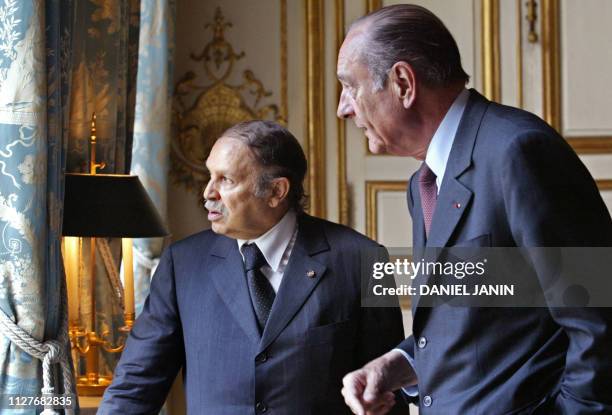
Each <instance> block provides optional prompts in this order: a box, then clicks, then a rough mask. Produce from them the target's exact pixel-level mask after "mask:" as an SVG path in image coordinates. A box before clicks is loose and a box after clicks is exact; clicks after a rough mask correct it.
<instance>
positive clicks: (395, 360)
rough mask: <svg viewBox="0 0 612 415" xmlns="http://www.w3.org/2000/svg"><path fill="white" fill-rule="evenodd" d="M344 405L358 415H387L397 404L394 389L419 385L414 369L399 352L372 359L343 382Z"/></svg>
mask: <svg viewBox="0 0 612 415" xmlns="http://www.w3.org/2000/svg"><path fill="white" fill-rule="evenodd" d="M342 383H343V384H344V387H343V388H342V395H343V396H344V402H346V404H347V405H348V407H349V408H351V410H352V411H353V413H355V414H357V415H384V414H386V413H387V412H389V410H390V409H391V408H392V407H393V405H395V395H394V394H393V391H394V390H397V389H399V388H401V387H403V386H409V385H414V384H416V383H417V378H416V374H415V373H414V369H413V368H412V366H410V363H408V360H406V358H405V357H404V356H403V355H402V354H401V353H400V352H399V351H397V350H391V351H390V352H388V353H385V354H384V355H382V356H381V357H379V358H377V359H374V360H372V361H371V362H370V363H368V364H367V365H365V366H364V367H363V368H361V369H359V370H356V371H354V372H351V373H349V374H348V375H346V376H345V377H344V379H343V380H342Z"/></svg>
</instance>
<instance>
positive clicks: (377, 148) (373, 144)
mask: <svg viewBox="0 0 612 415" xmlns="http://www.w3.org/2000/svg"><path fill="white" fill-rule="evenodd" d="M368 149H369V150H370V153H373V154H384V153H386V152H387V151H386V149H385V146H384V145H383V143H381V142H380V141H378V140H376V141H374V140H370V139H369V138H368Z"/></svg>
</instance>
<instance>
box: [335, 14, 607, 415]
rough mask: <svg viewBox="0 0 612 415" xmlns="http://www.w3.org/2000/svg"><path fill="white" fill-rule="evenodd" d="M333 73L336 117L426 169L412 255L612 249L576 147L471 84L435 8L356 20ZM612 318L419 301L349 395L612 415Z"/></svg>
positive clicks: (415, 207)
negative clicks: (406, 333) (396, 339)
mask: <svg viewBox="0 0 612 415" xmlns="http://www.w3.org/2000/svg"><path fill="white" fill-rule="evenodd" d="M337 75H338V79H339V80H340V82H341V83H342V86H343V90H342V95H341V98H340V102H339V105H338V116H339V117H342V118H350V119H353V121H354V122H355V124H356V125H357V126H358V127H360V128H363V129H364V130H365V135H366V136H367V138H368V144H369V147H370V150H371V151H372V152H374V153H381V152H387V153H390V154H394V155H400V156H410V157H414V158H416V159H418V160H423V161H424V163H423V164H422V166H421V168H420V169H419V171H418V172H417V173H416V174H415V175H414V176H413V177H412V178H411V179H410V185H409V188H408V192H407V193H408V194H407V198H408V208H409V209H410V213H411V215H412V220H413V226H414V230H413V235H414V240H413V244H414V247H415V248H423V247H454V246H458V247H461V246H470V247H479V246H481V247H609V246H612V220H611V219H610V215H609V213H608V211H607V209H606V207H605V206H604V203H603V201H602V199H601V197H600V195H599V192H598V190H597V187H596V185H595V183H594V181H593V179H592V177H591V176H590V175H589V173H588V171H587V169H586V168H585V167H584V165H583V164H582V163H581V162H580V160H579V159H578V157H577V156H576V154H575V153H574V152H573V150H572V149H571V148H570V146H569V145H568V144H567V143H566V142H565V141H564V140H563V138H562V137H560V136H559V135H558V134H557V133H556V132H555V131H554V130H553V129H552V128H550V127H549V126H548V125H546V124H545V123H544V122H543V121H542V120H540V119H539V118H537V117H536V116H534V115H532V114H529V113H527V112H525V111H521V110H518V109H515V108H510V107H506V106H502V105H498V104H496V103H492V102H490V101H488V100H487V99H485V98H484V97H482V96H481V95H480V94H479V93H478V92H476V91H474V90H466V89H465V84H466V82H467V80H468V76H467V75H466V73H465V72H464V70H463V69H462V67H461V59H460V55H459V51H458V48H457V45H456V43H455V41H454V39H453V38H452V36H451V34H450V33H449V32H448V30H447V29H446V28H445V27H444V25H443V23H442V22H441V21H440V20H439V19H438V18H437V17H436V16H434V15H433V14H432V13H431V12H429V11H428V10H426V9H424V8H422V7H419V6H414V5H397V6H391V7H386V8H383V9H381V10H379V11H377V12H375V13H373V14H371V15H369V16H365V17H364V18H361V19H360V20H359V21H357V22H356V23H354V24H353V26H352V27H351V29H350V31H349V33H348V35H347V37H346V39H345V41H344V44H343V45H342V48H341V50H340V52H339V56H338V74H337ZM599 271H603V270H599ZM608 272H609V270H608ZM424 277H425V278H417V279H416V280H415V281H416V282H417V285H419V284H427V283H428V282H427V278H426V276H424ZM541 277H542V276H541V275H539V274H538V275H536V276H534V278H535V279H541ZM610 310H612V309H610V308H607V309H606V308H570V307H540V308H495V307H491V308H486V309H483V308H479V307H449V306H448V305H444V304H442V305H439V306H436V307H423V306H422V299H421V306H420V305H419V301H418V299H415V300H414V301H413V310H412V311H413V318H414V321H413V336H411V337H409V338H408V339H406V340H405V341H404V342H402V343H401V344H400V345H399V347H398V348H397V349H394V350H391V351H390V352H388V353H386V354H384V355H383V356H381V357H379V358H378V359H375V360H374V361H372V362H370V363H368V364H367V365H366V366H364V367H363V368H362V369H360V370H357V371H354V372H351V373H350V374H348V375H347V376H346V377H345V379H344V388H343V395H344V396H345V401H346V403H347V404H348V405H349V406H350V407H351V408H352V410H353V411H354V413H356V414H383V413H386V412H387V410H388V409H389V406H388V405H386V402H388V399H390V396H391V392H392V391H394V390H397V389H399V388H400V387H403V389H404V390H405V393H406V394H407V395H410V396H412V398H411V399H418V402H419V407H420V411H421V412H420V413H421V414H532V413H542V414H602V413H612V393H611V392H610V391H612V353H611V352H610V351H611V350H612V313H611V311H610Z"/></svg>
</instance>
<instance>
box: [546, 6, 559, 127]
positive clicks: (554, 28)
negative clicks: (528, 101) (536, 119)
mask: <svg viewBox="0 0 612 415" xmlns="http://www.w3.org/2000/svg"><path fill="white" fill-rule="evenodd" d="M559 18H560V17H559V0H542V82H543V89H542V100H543V115H544V121H546V122H547V123H548V124H550V126H551V127H553V128H554V129H555V130H557V131H559V132H561V60H560V53H561V48H560V32H559Z"/></svg>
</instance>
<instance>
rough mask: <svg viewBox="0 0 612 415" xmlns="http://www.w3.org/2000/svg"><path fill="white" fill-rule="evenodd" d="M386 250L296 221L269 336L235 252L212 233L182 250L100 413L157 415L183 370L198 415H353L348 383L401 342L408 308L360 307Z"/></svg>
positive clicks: (171, 251) (159, 277)
mask: <svg viewBox="0 0 612 415" xmlns="http://www.w3.org/2000/svg"><path fill="white" fill-rule="evenodd" d="M380 249H381V248H380V246H379V245H378V244H376V243H374V242H373V241H371V240H369V239H367V238H366V237H364V236H362V235H360V234H358V233H357V232H355V231H353V230H350V229H348V228H346V227H343V226H340V225H336V224H332V223H330V222H326V221H323V220H321V219H316V218H313V217H310V216H307V215H299V216H298V236H297V240H296V243H295V246H294V248H293V251H292V253H291V257H290V259H289V263H288V266H287V269H286V271H285V273H284V275H283V280H282V283H281V286H280V287H279V291H278V293H277V296H276V299H275V301H274V305H273V307H272V311H271V314H270V317H269V320H268V323H267V325H266V328H265V330H264V332H263V335H262V336H260V335H259V332H258V329H257V325H256V320H255V316H254V313H253V310H252V306H251V300H250V297H249V292H248V288H247V285H246V279H245V278H246V277H245V275H244V271H243V262H242V258H241V256H240V253H239V251H238V247H237V243H236V241H235V240H234V239H230V238H227V237H224V236H221V235H217V234H215V233H213V232H211V231H205V232H201V233H199V234H196V235H194V236H191V237H189V238H187V239H185V240H182V241H180V242H177V243H175V244H173V245H172V246H170V247H169V248H168V249H167V250H166V251H165V253H164V254H163V256H162V259H161V262H160V265H159V267H158V269H157V271H156V273H155V276H154V277H153V280H152V284H151V293H150V295H149V298H148V299H147V301H146V303H145V306H144V309H143V312H142V314H141V315H140V316H139V317H138V320H137V321H136V324H135V325H134V328H133V330H132V332H131V334H130V336H129V339H128V341H127V347H126V349H125V351H124V352H123V355H122V356H121V360H120V362H119V365H118V366H117V368H116V370H115V377H114V380H113V383H112V385H111V386H110V387H109V388H108V389H107V390H106V393H105V395H104V400H103V403H102V405H101V407H100V410H99V412H98V413H99V414H113V415H115V414H130V415H135V414H151V413H156V412H157V411H158V410H159V409H160V407H161V405H162V404H163V402H164V399H165V397H166V394H167V392H168V389H169V387H170V385H171V383H172V381H173V380H174V377H175V376H176V374H177V372H178V371H179V369H180V368H181V367H183V368H184V378H185V392H186V398H187V409H188V412H189V413H190V414H211V415H224V414H227V415H242V414H255V413H262V412H263V411H264V409H265V410H266V413H271V414H279V415H280V414H286V415H300V414H313V415H315V414H316V415H320V414H330V415H332V414H333V415H335V414H349V413H350V411H349V410H348V408H347V407H346V406H345V405H344V402H343V399H342V396H341V393H340V390H341V388H342V377H343V376H344V375H345V374H346V373H348V372H350V371H352V370H355V369H357V368H359V367H361V366H362V365H363V364H365V363H366V362H368V361H369V360H371V359H373V358H375V357H378V356H379V355H381V354H383V353H384V352H386V351H388V350H389V349H391V348H392V347H393V346H394V345H396V344H397V343H398V342H399V341H401V339H402V338H403V328H402V318H401V313H400V310H399V308H397V307H396V308H362V307H361V301H360V285H361V283H360V275H361V273H362V272H368V271H366V270H364V269H363V268H364V267H367V266H368V265H367V263H365V262H362V260H363V259H364V258H371V257H372V255H371V253H372V250H380ZM378 254H380V252H378ZM385 255H386V251H385V250H384V249H383V254H382V256H383V257H384V256H385ZM309 271H314V272H315V273H316V274H315V276H314V277H312V278H311V277H309V276H307V274H308V273H309ZM400 404H402V402H400ZM398 409H399V408H398ZM403 413H406V412H403Z"/></svg>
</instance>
